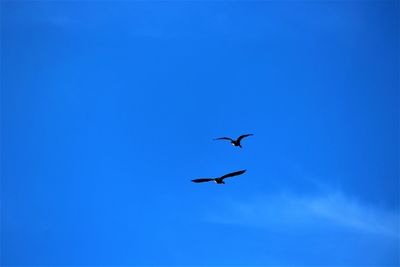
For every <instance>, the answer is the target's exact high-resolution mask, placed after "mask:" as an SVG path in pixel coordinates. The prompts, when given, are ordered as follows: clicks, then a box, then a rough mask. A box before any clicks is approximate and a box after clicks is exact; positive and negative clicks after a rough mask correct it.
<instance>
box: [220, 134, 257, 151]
mask: <svg viewBox="0 0 400 267" xmlns="http://www.w3.org/2000/svg"><path fill="white" fill-rule="evenodd" d="M251 135H253V134H244V135H241V136H239V137H238V139H236V140H233V139H232V138H229V137H220V138H216V139H214V140H230V141H231V144H232V145H233V146H238V147H240V148H242V145H241V144H240V141H242V139H243V138H245V137H247V136H251Z"/></svg>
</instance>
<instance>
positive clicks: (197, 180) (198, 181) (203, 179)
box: [192, 178, 214, 183]
mask: <svg viewBox="0 0 400 267" xmlns="http://www.w3.org/2000/svg"><path fill="white" fill-rule="evenodd" d="M210 181H214V179H211V178H200V179H194V180H192V182H194V183H204V182H210Z"/></svg>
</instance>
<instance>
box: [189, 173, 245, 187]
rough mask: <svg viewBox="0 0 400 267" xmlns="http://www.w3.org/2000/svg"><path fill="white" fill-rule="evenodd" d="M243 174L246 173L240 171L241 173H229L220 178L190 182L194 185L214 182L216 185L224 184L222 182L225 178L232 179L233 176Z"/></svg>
mask: <svg viewBox="0 0 400 267" xmlns="http://www.w3.org/2000/svg"><path fill="white" fill-rule="evenodd" d="M245 172H246V170H241V171H237V172H231V173H228V174H225V175H223V176H221V177H217V178H200V179H194V180H192V182H194V183H204V182H211V181H214V182H215V183H217V184H225V182H224V179H225V178H229V177H233V176H236V175H241V174H243V173H245Z"/></svg>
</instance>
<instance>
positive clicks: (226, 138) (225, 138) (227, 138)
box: [214, 137, 233, 141]
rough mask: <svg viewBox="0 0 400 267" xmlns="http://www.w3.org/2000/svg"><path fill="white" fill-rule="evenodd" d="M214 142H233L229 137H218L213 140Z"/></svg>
mask: <svg viewBox="0 0 400 267" xmlns="http://www.w3.org/2000/svg"><path fill="white" fill-rule="evenodd" d="M214 140H230V141H233V139H231V138H229V137H220V138H215V139H214Z"/></svg>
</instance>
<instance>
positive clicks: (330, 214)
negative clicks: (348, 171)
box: [207, 191, 400, 239]
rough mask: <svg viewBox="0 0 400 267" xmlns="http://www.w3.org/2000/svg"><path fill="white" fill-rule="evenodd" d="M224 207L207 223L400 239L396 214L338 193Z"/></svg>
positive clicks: (290, 196)
mask: <svg viewBox="0 0 400 267" xmlns="http://www.w3.org/2000/svg"><path fill="white" fill-rule="evenodd" d="M223 205H225V207H224V209H222V210H225V212H222V213H221V209H219V210H218V212H217V211H215V212H210V214H208V216H207V220H208V221H210V222H214V223H225V224H239V225H251V226H258V227H271V226H274V225H280V226H284V227H315V226H319V227H320V226H334V227H346V228H348V229H350V230H354V231H362V232H366V233H370V234H378V235H383V236H387V237H391V238H396V239H399V238H400V234H399V213H398V212H396V211H391V210H387V209H383V208H379V207H377V206H370V205H367V204H365V203H361V202H360V201H357V200H356V199H355V198H353V197H351V196H348V195H345V194H344V193H343V192H340V191H339V192H338V191H333V192H330V193H325V194H321V195H314V196H299V195H295V194H288V193H281V194H277V195H273V196H260V197H257V198H253V199H251V200H246V201H237V200H234V201H229V202H225V203H224V204H223Z"/></svg>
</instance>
